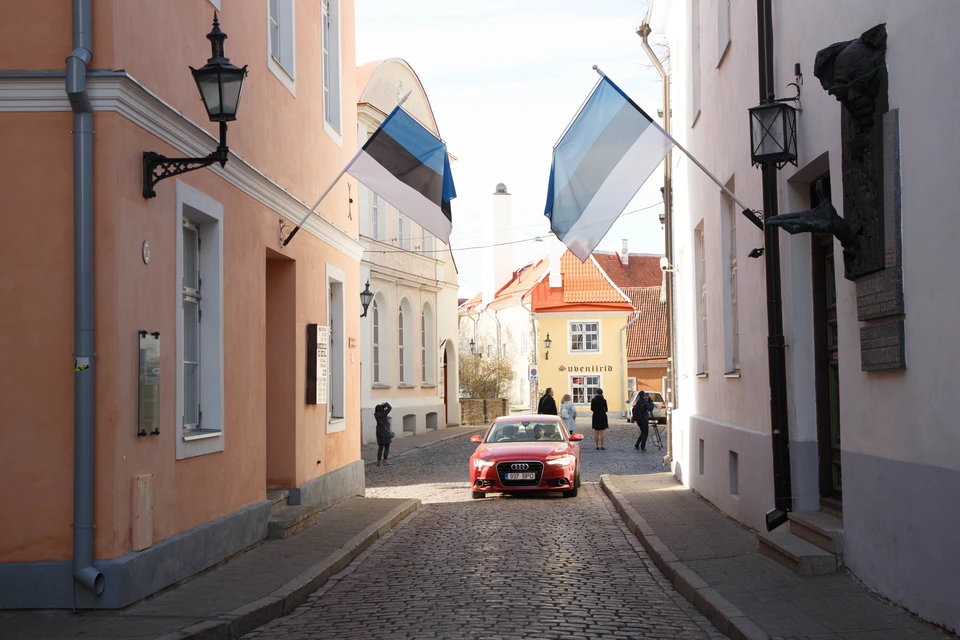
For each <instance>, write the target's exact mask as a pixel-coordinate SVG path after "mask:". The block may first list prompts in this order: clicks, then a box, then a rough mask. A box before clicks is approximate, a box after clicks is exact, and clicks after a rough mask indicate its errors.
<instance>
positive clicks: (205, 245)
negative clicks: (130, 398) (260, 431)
mask: <svg viewBox="0 0 960 640" xmlns="http://www.w3.org/2000/svg"><path fill="white" fill-rule="evenodd" d="M171 217H172V218H173V219H174V221H175V224H176V238H177V240H176V257H177V260H176V280H175V282H176V289H175V291H176V296H177V297H176V299H177V301H178V302H177V305H176V308H177V313H176V314H175V315H176V323H175V326H176V337H175V342H176V365H177V367H176V370H177V373H176V409H175V411H174V416H175V417H174V421H175V425H176V426H175V429H174V432H175V433H176V434H177V437H176V438H174V440H175V441H176V459H177V460H183V459H185V458H192V457H194V456H201V455H206V454H208V453H216V452H219V451H223V450H224V440H225V438H224V392H223V371H224V369H223V205H222V204H220V203H219V202H217V201H216V200H214V199H213V198H211V197H209V196H207V195H206V194H203V193H201V192H200V191H197V190H196V189H194V188H193V187H190V186H188V185H186V184H185V183H183V182H181V181H179V180H177V182H176V214H175V215H174V216H171ZM185 219H186V220H187V221H188V222H190V223H193V225H195V226H196V227H197V228H198V229H199V231H200V240H199V244H200V247H199V259H200V265H199V267H200V268H199V271H200V276H199V277H200V278H201V279H202V281H203V282H202V287H201V288H202V291H203V296H202V298H201V299H200V309H199V310H200V313H201V314H202V320H201V322H200V323H199V324H200V338H199V342H200V358H199V360H200V366H199V403H198V404H199V411H202V412H203V414H202V416H200V421H199V422H200V425H199V426H200V429H198V430H192V431H185V430H184V429H183V423H182V421H183V411H184V409H183V404H184V393H183V384H184V375H183V339H184V326H183V311H182V306H183V297H184V290H183V256H184V246H183V224H184V220H185Z"/></svg>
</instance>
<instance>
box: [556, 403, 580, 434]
mask: <svg viewBox="0 0 960 640" xmlns="http://www.w3.org/2000/svg"><path fill="white" fill-rule="evenodd" d="M560 419H561V420H563V424H564V425H566V427H567V431H569V432H570V435H573V432H574V429H576V428H577V408H576V407H575V406H573V399H572V398H571V397H570V394H569V393H565V394H563V398H561V399H560Z"/></svg>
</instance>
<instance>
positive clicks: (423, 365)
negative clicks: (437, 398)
mask: <svg viewBox="0 0 960 640" xmlns="http://www.w3.org/2000/svg"><path fill="white" fill-rule="evenodd" d="M420 380H421V381H422V382H424V383H426V382H430V380H429V379H428V378H427V312H426V309H424V310H423V311H421V312H420Z"/></svg>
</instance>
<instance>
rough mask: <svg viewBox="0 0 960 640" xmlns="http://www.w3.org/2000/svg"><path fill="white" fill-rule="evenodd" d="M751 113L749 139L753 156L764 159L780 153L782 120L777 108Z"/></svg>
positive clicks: (767, 108)
mask: <svg viewBox="0 0 960 640" xmlns="http://www.w3.org/2000/svg"><path fill="white" fill-rule="evenodd" d="M751 113H752V115H753V118H752V119H751V131H750V137H751V139H752V141H753V153H754V155H755V156H758V157H765V156H770V155H776V154H779V153H782V152H783V147H784V145H783V120H782V119H781V118H780V109H779V108H778V106H772V107H766V108H762V109H754V110H753V111H752V112H751Z"/></svg>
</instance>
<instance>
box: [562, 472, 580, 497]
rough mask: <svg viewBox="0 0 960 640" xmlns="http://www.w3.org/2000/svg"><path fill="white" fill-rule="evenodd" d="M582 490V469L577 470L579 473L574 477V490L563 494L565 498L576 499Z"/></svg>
mask: <svg viewBox="0 0 960 640" xmlns="http://www.w3.org/2000/svg"><path fill="white" fill-rule="evenodd" d="M579 490H580V469H579V468H578V469H577V472H576V473H575V474H574V476H573V489H570V490H569V491H564V492H563V497H564V498H576V497H577V493H578V492H579Z"/></svg>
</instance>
